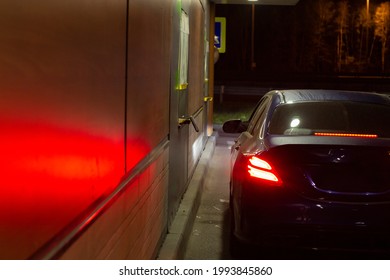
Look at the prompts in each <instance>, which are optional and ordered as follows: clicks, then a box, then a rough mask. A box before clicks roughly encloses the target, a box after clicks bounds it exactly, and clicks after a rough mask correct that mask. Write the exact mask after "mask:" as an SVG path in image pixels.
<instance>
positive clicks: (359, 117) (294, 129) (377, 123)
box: [269, 101, 390, 138]
mask: <svg viewBox="0 0 390 280" xmlns="http://www.w3.org/2000/svg"><path fill="white" fill-rule="evenodd" d="M388 120H390V107H389V106H386V105H381V104H370V103H362V102H350V101H338V102H302V103H295V104H294V103H293V104H283V105H280V106H279V107H277V108H276V110H275V112H274V114H273V116H272V119H271V124H270V127H269V133H270V134H284V135H305V134H306V135H310V134H313V132H320V131H331V132H343V133H369V134H377V135H378V136H379V137H385V138H390V126H389V124H388Z"/></svg>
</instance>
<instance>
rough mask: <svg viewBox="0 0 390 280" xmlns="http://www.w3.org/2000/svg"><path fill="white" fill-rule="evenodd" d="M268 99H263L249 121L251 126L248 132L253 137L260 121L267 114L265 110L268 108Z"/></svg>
mask: <svg viewBox="0 0 390 280" xmlns="http://www.w3.org/2000/svg"><path fill="white" fill-rule="evenodd" d="M268 100H269V98H268V97H263V98H262V99H261V100H260V102H259V105H258V106H257V108H256V110H255V112H254V113H253V114H252V116H251V118H250V121H249V126H248V132H249V133H250V134H252V135H253V133H254V131H255V128H256V127H257V126H258V123H259V121H260V119H262V116H263V115H265V114H263V113H264V112H265V108H266V107H267V104H268Z"/></svg>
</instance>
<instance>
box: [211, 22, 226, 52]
mask: <svg viewBox="0 0 390 280" xmlns="http://www.w3.org/2000/svg"><path fill="white" fill-rule="evenodd" d="M214 34H215V37H214V45H215V47H216V48H217V49H218V51H219V52H220V53H225V52H226V18H224V17H216V18H215V33H214Z"/></svg>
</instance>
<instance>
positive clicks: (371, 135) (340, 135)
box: [314, 132, 378, 138]
mask: <svg viewBox="0 0 390 280" xmlns="http://www.w3.org/2000/svg"><path fill="white" fill-rule="evenodd" d="M314 135H315V136H336V137H360V138H378V135H376V134H358V133H330V132H315V133H314Z"/></svg>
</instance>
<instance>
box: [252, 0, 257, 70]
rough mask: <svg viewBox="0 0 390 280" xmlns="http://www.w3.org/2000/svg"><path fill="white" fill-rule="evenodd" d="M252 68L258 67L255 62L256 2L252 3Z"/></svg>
mask: <svg viewBox="0 0 390 280" xmlns="http://www.w3.org/2000/svg"><path fill="white" fill-rule="evenodd" d="M251 48H252V49H251V70H253V69H255V68H256V62H255V4H252V42H251Z"/></svg>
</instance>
